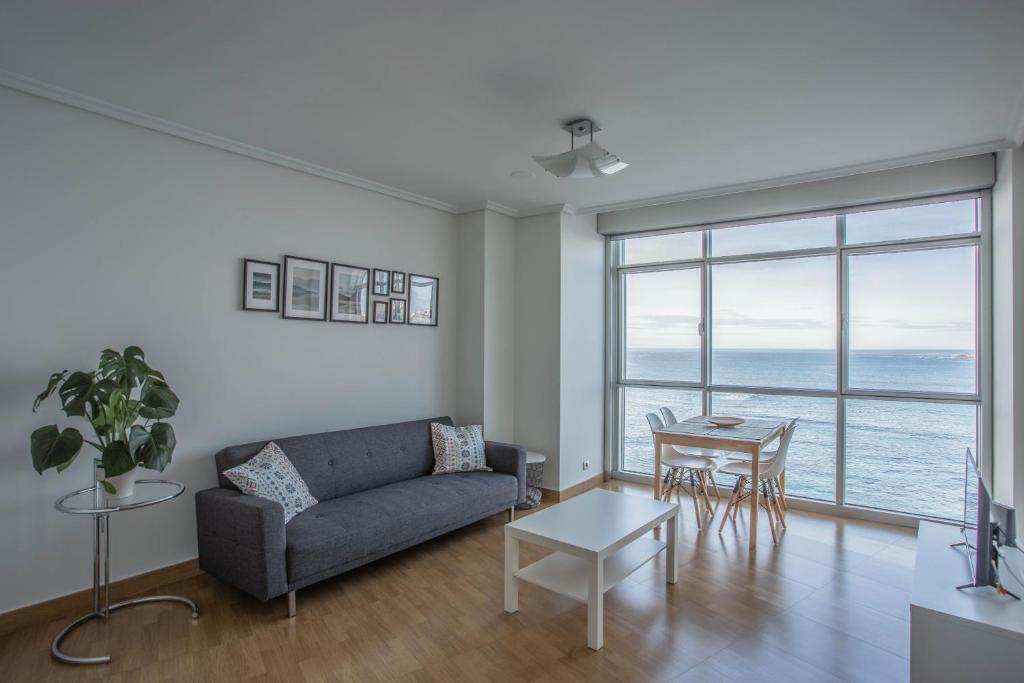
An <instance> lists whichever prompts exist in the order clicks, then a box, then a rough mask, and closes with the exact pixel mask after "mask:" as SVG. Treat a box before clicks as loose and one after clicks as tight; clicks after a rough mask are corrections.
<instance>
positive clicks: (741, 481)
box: [732, 477, 747, 522]
mask: <svg viewBox="0 0 1024 683" xmlns="http://www.w3.org/2000/svg"><path fill="white" fill-rule="evenodd" d="M746 485H747V478H746V477H740V478H739V487H740V489H739V496H738V497H737V498H736V505H734V506H733V507H732V521H734V522H735V521H736V516H737V515H738V514H739V511H740V502H741V501H742V500H743V487H744V486H746Z"/></svg>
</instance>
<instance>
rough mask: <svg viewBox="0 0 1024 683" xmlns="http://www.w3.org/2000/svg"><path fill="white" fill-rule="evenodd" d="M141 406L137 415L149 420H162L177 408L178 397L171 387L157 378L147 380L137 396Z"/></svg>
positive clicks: (171, 414) (172, 413)
mask: <svg viewBox="0 0 1024 683" xmlns="http://www.w3.org/2000/svg"><path fill="white" fill-rule="evenodd" d="M139 400H140V401H141V402H142V406H141V407H140V408H139V415H141V416H142V417H145V418H147V419H150V420H162V419H164V418H168V417H171V416H173V415H174V413H175V412H177V410H178V397H177V396H176V395H175V393H174V392H173V391H171V388H170V387H169V386H167V385H166V384H164V383H163V382H161V381H158V380H149V381H147V382H146V384H145V385H144V386H143V387H142V394H141V396H139Z"/></svg>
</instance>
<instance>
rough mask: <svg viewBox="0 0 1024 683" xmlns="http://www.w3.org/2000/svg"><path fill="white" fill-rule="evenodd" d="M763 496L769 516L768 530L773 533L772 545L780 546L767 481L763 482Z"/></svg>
mask: <svg viewBox="0 0 1024 683" xmlns="http://www.w3.org/2000/svg"><path fill="white" fill-rule="evenodd" d="M761 495H763V496H764V499H765V503H766V505H765V508H764V511H765V513H766V514H767V515H768V530H769V531H771V532H772V543H773V544H774V545H778V544H779V536H778V532H777V531H776V529H775V519H774V518H773V515H772V506H771V502H770V499H769V497H768V482H767V481H765V480H762V481H761Z"/></svg>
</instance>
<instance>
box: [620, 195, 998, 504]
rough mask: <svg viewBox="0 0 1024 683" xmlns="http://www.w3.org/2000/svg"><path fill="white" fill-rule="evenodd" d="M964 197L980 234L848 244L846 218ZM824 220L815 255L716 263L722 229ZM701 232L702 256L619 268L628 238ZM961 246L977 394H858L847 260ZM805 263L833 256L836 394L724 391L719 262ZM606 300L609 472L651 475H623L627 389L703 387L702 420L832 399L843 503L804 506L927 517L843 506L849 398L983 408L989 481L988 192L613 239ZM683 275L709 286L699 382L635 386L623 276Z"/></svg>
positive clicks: (791, 253)
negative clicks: (715, 358) (628, 373)
mask: <svg viewBox="0 0 1024 683" xmlns="http://www.w3.org/2000/svg"><path fill="white" fill-rule="evenodd" d="M961 199H974V200H975V212H976V213H975V228H976V229H975V231H974V232H969V233H957V234H951V235H941V236H928V237H919V238H908V239H897V240H886V241H880V242H869V243H858V244H850V245H847V244H845V239H844V238H845V224H846V214H849V213H854V212H861V211H871V210H881V209H893V208H902V207H907V206H917V205H922V204H934V203H942V202H948V201H956V200H961ZM821 216H834V217H835V244H834V245H833V246H828V247H815V248H809V249H793V250H786V251H773V252H758V253H751V254H743V255H730V256H712V255H711V254H712V241H713V240H714V231H715V230H716V229H719V228H725V227H738V226H742V225H758V224H763V223H766V222H776V221H783V220H793V219H800V218H812V217H821ZM693 231H700V232H701V234H702V239H701V246H702V252H701V258H698V259H686V260H681V261H666V262H660V263H644V264H637V265H628V264H623V263H622V262H621V259H622V244H623V240H625V239H630V238H635V237H645V236H650V235H655V234H668V233H675V232H693ZM958 246H974V247H976V250H975V258H976V262H975V392H974V393H950V392H926V391H904V390H886V389H851V388H850V387H849V376H848V370H849V368H848V358H849V356H848V353H849V259H850V257H851V256H855V255H858V254H874V253H895V252H901V251H920V250H927V249H940V248H949V247H958ZM807 256H833V257H834V258H835V259H836V267H835V277H836V283H835V295H836V309H835V313H836V315H835V328H836V329H835V347H834V348H835V352H836V385H835V387H834V388H833V389H790V388H782V387H748V386H738V385H729V384H716V383H715V382H714V377H713V376H712V373H711V355H712V350H713V346H714V340H713V338H712V325H711V318H712V315H713V310H712V307H711V296H712V291H713V287H714V283H713V275H712V271H713V268H712V266H714V265H715V264H719V263H743V262H752V261H775V260H785V259H793V258H801V257H807ZM606 262H607V273H608V277H607V297H606V302H607V305H606V309H607V310H606V313H607V321H608V327H607V331H606V337H607V338H606V348H607V349H608V356H607V357H608V359H609V362H608V364H607V365H608V367H607V382H606V392H605V393H606V397H605V398H606V415H608V416H609V418H610V419H607V420H606V425H605V444H606V447H605V470H606V471H607V472H609V475H610V476H612V477H614V478H620V479H625V480H631V481H637V482H642V483H649V482H652V481H653V476H652V475H650V474H644V473H639V472H630V471H627V470H624V469H623V468H622V463H623V449H624V439H625V434H624V425H625V401H624V400H623V395H624V389H625V388H626V387H634V388H650V389H672V388H677V389H685V390H699V391H700V392H701V395H702V400H701V405H702V407H703V413H704V414H705V415H707V414H708V412H709V410H710V404H711V396H712V394H714V393H716V392H721V393H747V394H760V395H781V396H808V397H821V398H834V399H835V410H836V420H835V425H836V427H835V428H836V434H835V444H836V450H835V476H834V481H835V497H834V502H824V501H818V500H815V499H801V498H799V496H797V495H795V494H790V496H788V497H790V498H793V499H794V501H795V502H796V503H797V505H798V506H799V507H804V508H807V509H813V510H818V511H822V512H828V513H832V514H841V515H845V516H853V517H859V518H864V519H873V520H878V521H887V522H894V523H898V524H913V523H916V521H917V520H918V519H928V517H921V516H915V515H910V514H907V513H904V512H896V511H892V510H885V509H878V508H868V507H863V506H854V505H848V504H847V503H846V502H845V500H844V491H845V480H846V477H845V474H846V472H845V459H846V458H845V456H846V444H845V432H846V420H845V415H846V400H847V399H881V400H893V401H920V402H924V403H961V404H970V405H974V406H976V407H977V411H976V414H977V416H978V418H977V428H976V434H977V449H978V452H979V453H980V455H981V466H982V470H983V474H984V475H985V476H986V477H987V478H988V480H989V481H991V474H992V454H991V441H992V440H991V410H990V403H991V377H992V367H991V362H992V361H991V359H992V353H991V192H990V191H989V190H980V191H975V192H963V193H956V194H945V195H934V196H928V197H921V198H915V199H911V200H903V201H894V202H885V203H878V204H870V205H857V206H850V207H841V208H836V209H832V210H829V211H816V212H805V213H794V214H787V215H782V216H774V217H770V218H757V219H748V220H742V221H732V222H728V223H719V224H714V225H706V226H695V227H681V228H675V229H667V230H656V231H648V232H643V233H635V234H630V235H628V236H614V237H609V238H608V239H607V251H606ZM681 268H698V269H700V286H701V292H700V296H701V322H700V324H699V330H700V340H701V344H700V354H701V381H700V382H699V383H697V382H677V381H672V380H635V379H634V380H630V379H626V378H625V377H624V373H625V353H626V349H625V344H624V343H623V341H624V340H625V315H624V309H625V288H624V285H623V283H624V278H623V275H624V274H628V273H632V272H644V271H660V270H675V269H681Z"/></svg>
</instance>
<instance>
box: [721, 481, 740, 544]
mask: <svg viewBox="0 0 1024 683" xmlns="http://www.w3.org/2000/svg"><path fill="white" fill-rule="evenodd" d="M739 490H740V480H739V479H737V480H736V483H735V484H734V485H733V487H732V493H731V494H730V495H729V502H728V503H726V504H725V514H724V515H722V523H721V524H719V525H718V533H722V529H724V528H725V523H726V522H727V521H729V513H730V512H731V511H732V506H733V505H734V504H735V503H736V496H738V495H739Z"/></svg>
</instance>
